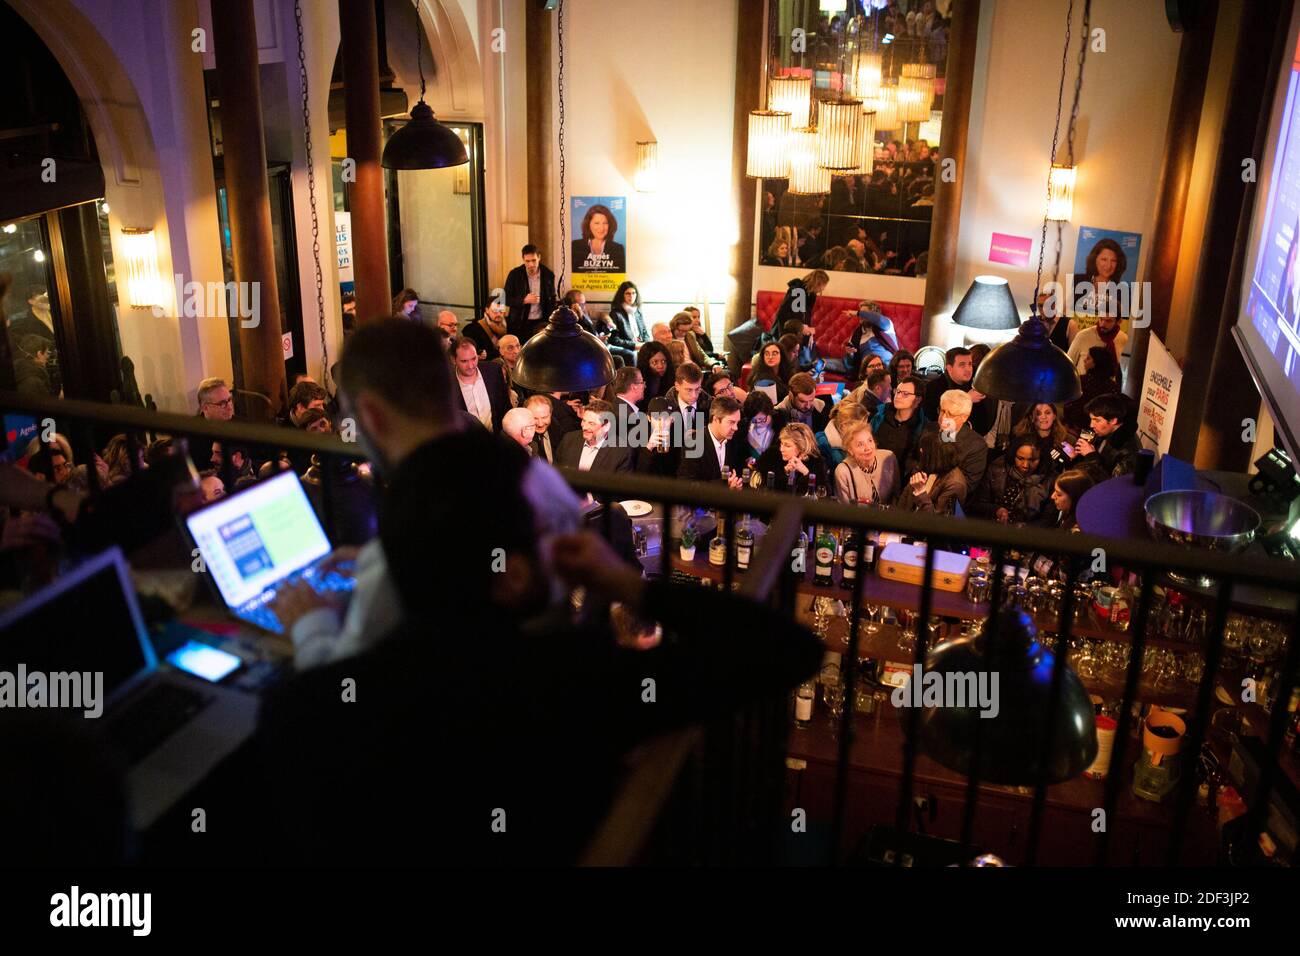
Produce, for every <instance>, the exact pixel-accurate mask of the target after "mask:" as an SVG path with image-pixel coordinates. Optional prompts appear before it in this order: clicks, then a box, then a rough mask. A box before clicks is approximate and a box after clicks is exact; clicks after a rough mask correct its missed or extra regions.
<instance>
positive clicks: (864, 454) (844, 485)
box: [835, 420, 901, 505]
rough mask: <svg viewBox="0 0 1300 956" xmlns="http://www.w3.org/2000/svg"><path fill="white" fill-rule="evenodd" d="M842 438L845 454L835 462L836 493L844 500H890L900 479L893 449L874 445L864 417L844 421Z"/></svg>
mask: <svg viewBox="0 0 1300 956" xmlns="http://www.w3.org/2000/svg"><path fill="white" fill-rule="evenodd" d="M843 439H844V447H845V449H846V450H847V452H848V454H847V456H846V457H845V458H844V460H843V461H841V462H840V463H839V464H838V465H836V466H835V493H836V496H837V497H838V498H839V499H840V501H842V502H844V503H845V504H859V505H890V504H892V503H893V501H894V499H895V498H896V497H898V489H899V484H900V481H901V479H900V478H899V473H898V459H897V458H895V457H894V453H893V452H891V451H887V450H886V449H884V448H878V447H876V438H875V435H874V434H872V431H871V425H870V423H868V422H865V421H860V420H859V421H852V422H850V423H848V424H847V425H845V426H844V430H843Z"/></svg>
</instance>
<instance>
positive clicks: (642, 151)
mask: <svg viewBox="0 0 1300 956" xmlns="http://www.w3.org/2000/svg"><path fill="white" fill-rule="evenodd" d="M633 182H634V183H635V185H636V191H637V192H639V193H652V192H655V191H656V190H658V189H659V143H658V142H657V141H656V140H653V139H652V140H649V141H648V142H640V141H638V142H637V144H636V176H635V177H634V179H633Z"/></svg>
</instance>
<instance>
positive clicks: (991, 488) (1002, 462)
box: [968, 406, 1050, 525]
mask: <svg viewBox="0 0 1300 956" xmlns="http://www.w3.org/2000/svg"><path fill="white" fill-rule="evenodd" d="M1040 407H1041V406H1040ZM1048 407H1050V406H1048ZM1038 459H1039V452H1038V443H1037V442H1036V441H1035V440H1034V439H1033V438H1032V437H1030V436H1027V435H1022V436H1020V437H1019V438H1017V439H1015V440H1014V441H1013V442H1012V443H1011V454H1010V456H1009V457H1008V458H995V459H993V460H992V461H991V462H989V467H988V471H986V472H985V473H984V481H983V482H981V483H980V486H979V488H978V489H976V491H975V494H974V495H973V496H972V497H971V502H970V507H969V509H968V510H969V512H970V513H971V514H972V515H973V516H975V517H977V518H992V519H993V520H994V521H997V522H999V523H1000V524H1017V525H1021V524H1033V523H1035V522H1038V521H1039V520H1040V519H1041V517H1042V514H1043V504H1044V502H1046V501H1047V487H1046V485H1045V484H1044V480H1043V476H1042V475H1040V474H1038ZM1049 514H1050V510H1049Z"/></svg>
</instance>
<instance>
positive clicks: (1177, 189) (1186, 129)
mask: <svg viewBox="0 0 1300 956" xmlns="http://www.w3.org/2000/svg"><path fill="white" fill-rule="evenodd" d="M1218 14H1219V4H1218V0H1207V2H1206V3H1205V4H1204V5H1203V7H1202V8H1201V9H1199V10H1198V11H1197V13H1196V22H1195V23H1194V24H1192V26H1191V27H1190V29H1188V31H1187V32H1186V33H1184V34H1183V42H1182V44H1181V45H1180V46H1179V48H1178V68H1177V72H1176V73H1175V76H1174V94H1173V99H1172V101H1171V102H1170V104H1169V122H1168V125H1167V126H1166V128H1165V150H1164V162H1163V163H1162V164H1161V167H1160V185H1159V187H1158V188H1157V192H1156V216H1155V223H1154V225H1153V227H1152V229H1151V239H1152V243H1151V256H1150V259H1149V260H1148V261H1149V263H1150V264H1149V266H1148V268H1147V277H1148V281H1149V282H1150V283H1151V301H1150V302H1148V303H1147V307H1148V309H1149V310H1150V311H1149V312H1148V317H1149V318H1150V320H1151V325H1150V327H1149V328H1141V329H1139V328H1134V329H1132V333H1133V334H1132V346H1133V352H1132V358H1131V359H1130V360H1129V369H1128V380H1127V382H1126V385H1125V391H1126V392H1127V393H1128V394H1129V395H1130V396H1132V397H1134V398H1137V397H1138V395H1139V393H1140V392H1141V390H1142V379H1143V377H1144V375H1145V374H1146V359H1147V348H1148V345H1149V343H1150V340H1151V333H1153V332H1154V333H1155V334H1156V335H1158V336H1160V338H1161V339H1166V338H1167V336H1168V331H1169V307H1170V304H1171V303H1172V302H1173V298H1174V280H1175V278H1176V277H1177V274H1178V251H1179V248H1180V247H1181V245H1182V241H1183V222H1184V219H1185V218H1186V213H1187V193H1188V191H1189V190H1190V188H1191V182H1192V168H1193V167H1194V166H1195V164H1196V134H1197V130H1198V129H1199V128H1200V125H1201V107H1202V105H1203V104H1204V102H1205V84H1206V81H1207V80H1208V78H1209V75H1210V57H1211V54H1212V53H1213V50H1214V25H1215V21H1216V20H1217V19H1218Z"/></svg>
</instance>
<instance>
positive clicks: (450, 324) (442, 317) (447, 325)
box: [438, 309, 460, 339]
mask: <svg viewBox="0 0 1300 956" xmlns="http://www.w3.org/2000/svg"><path fill="white" fill-rule="evenodd" d="M438 328H440V329H442V330H443V331H444V332H446V333H447V335H448V337H449V338H453V339H454V338H455V337H456V333H457V331H459V329H460V319H458V318H456V313H455V312H453V311H451V309H443V310H442V311H441V312H439V313H438Z"/></svg>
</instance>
